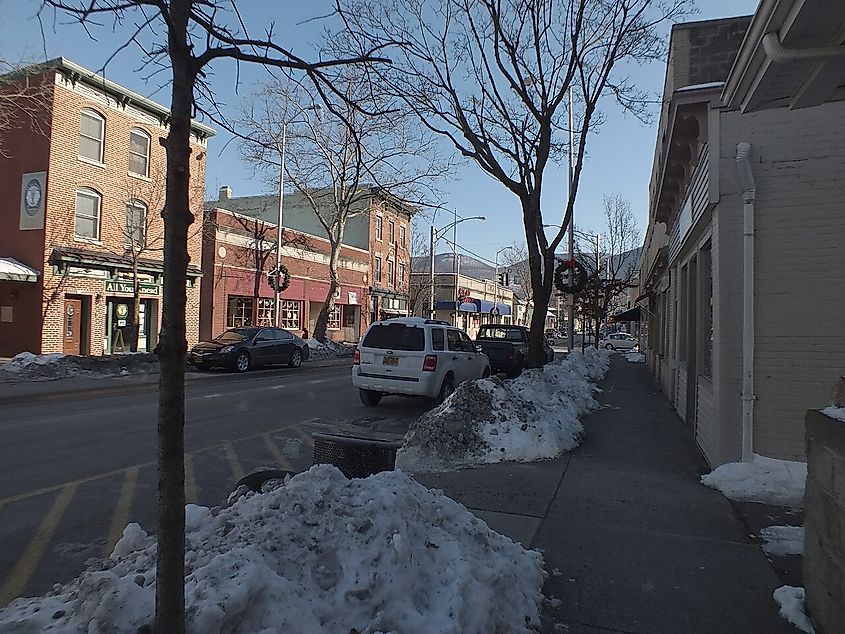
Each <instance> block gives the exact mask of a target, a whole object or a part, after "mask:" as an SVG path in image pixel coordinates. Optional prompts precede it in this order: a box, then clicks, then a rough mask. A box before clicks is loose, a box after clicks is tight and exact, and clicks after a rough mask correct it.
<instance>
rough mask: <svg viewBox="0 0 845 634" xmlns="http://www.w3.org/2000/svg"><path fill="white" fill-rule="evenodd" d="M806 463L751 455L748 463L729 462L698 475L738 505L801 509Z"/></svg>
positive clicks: (704, 482) (702, 480) (709, 485)
mask: <svg viewBox="0 0 845 634" xmlns="http://www.w3.org/2000/svg"><path fill="white" fill-rule="evenodd" d="M806 480H807V463H805V462H793V461H790V460H776V459H774V458H766V457H765V456H758V455H757V454H754V456H753V458H752V460H751V462H729V463H727V464H723V465H722V466H721V467H718V468H717V469H714V470H713V471H712V472H710V473H708V474H706V475H703V476H701V483H702V484H704V485H705V486H708V487H710V488H711V489H717V490H719V491H721V492H722V493H723V494H724V495H725V497H726V498H729V499H731V500H737V501H739V502H762V503H763V504H774V505H778V506H790V507H792V508H801V507H802V506H803V502H804V484H805V482H806Z"/></svg>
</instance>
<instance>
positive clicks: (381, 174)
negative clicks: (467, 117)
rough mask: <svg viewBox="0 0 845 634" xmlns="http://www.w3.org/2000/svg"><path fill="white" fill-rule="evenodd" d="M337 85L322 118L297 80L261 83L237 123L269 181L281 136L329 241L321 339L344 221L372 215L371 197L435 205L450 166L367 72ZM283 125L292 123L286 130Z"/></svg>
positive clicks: (335, 284)
mask: <svg viewBox="0 0 845 634" xmlns="http://www.w3.org/2000/svg"><path fill="white" fill-rule="evenodd" d="M335 85H336V87H337V88H341V87H342V89H343V91H344V96H345V100H338V99H334V100H333V101H332V103H331V104H330V108H329V110H330V112H329V113H328V114H325V115H324V114H323V113H322V111H315V109H313V108H311V107H310V106H311V105H312V104H314V103H315V101H316V95H315V94H314V91H313V90H311V89H309V88H306V87H303V86H302V85H301V84H300V83H296V82H292V81H283V82H273V83H268V84H265V85H264V86H263V88H262V90H261V91H260V92H259V93H258V94H257V95H256V96H255V98H254V100H253V101H252V102H251V103H250V104H249V107H248V108H247V109H246V111H245V112H244V115H243V117H242V119H241V121H240V126H239V127H240V128H242V130H243V132H242V139H243V142H242V145H241V148H242V153H243V156H244V158H245V159H246V161H247V162H249V163H250V164H251V165H252V166H253V167H254V168H255V169H257V170H259V171H262V172H264V174H265V175H266V177H267V179H268V181H270V182H273V180H274V178H277V177H278V174H279V171H280V169H281V167H280V164H279V162H278V159H279V157H280V156H281V145H282V142H283V139H284V140H285V141H286V143H287V146H288V147H287V149H286V151H285V155H286V157H287V160H286V162H285V177H286V179H287V180H288V181H289V182H290V183H291V184H292V185H293V187H294V189H295V190H296V191H298V192H299V193H300V194H301V195H302V196H303V198H304V199H305V201H306V204H307V205H308V207H309V208H310V210H311V212H313V214H314V216H315V217H316V218H317V220H318V221H319V223H320V225H321V226H322V228H323V231H325V234H326V237H327V238H328V240H329V246H330V253H329V288H328V292H327V295H326V300H325V302H324V303H323V306H322V308H321V309H320V313H319V315H318V316H317V321H316V324H315V326H314V333H313V337H314V338H315V339H317V340H318V341H325V339H326V328H327V325H328V319H329V315H330V314H331V313H332V311H333V310H334V307H335V296H336V294H337V290H338V289H339V288H340V277H339V273H338V265H339V262H340V255H341V248H342V245H343V239H344V235H345V232H346V227H347V224H348V222H349V220H350V219H352V218H354V217H355V216H358V215H361V214H366V213H369V212H370V210H371V209H370V202H371V200H372V199H373V198H374V197H375V198H376V199H377V200H378V201H379V204H382V205H395V206H402V205H409V204H413V205H430V204H434V201H435V199H436V198H437V196H438V192H437V191H436V189H435V187H436V184H437V182H438V181H439V180H440V179H442V178H445V177H447V176H448V175H449V173H450V170H451V161H450V160H448V159H447V158H445V157H443V156H441V155H440V153H439V152H438V151H437V146H436V143H435V142H434V138H433V136H432V135H431V134H430V133H429V132H427V131H425V130H421V129H420V128H419V126H414V125H412V122H411V121H409V117H408V114H407V113H406V112H402V111H401V110H398V109H396V108H394V107H392V104H391V103H390V101H389V100H388V99H387V98H385V97H384V96H383V95H380V94H379V92H378V91H377V89H375V88H374V87H373V86H372V85H371V84H370V83H369V81H368V80H367V78H366V76H365V75H364V73H362V72H358V71H356V70H354V69H347V70H346V71H344V73H343V74H342V79H341V80H340V81H338V82H337V83H336V84H335ZM353 104H354V105H353ZM362 107H363V108H364V109H365V110H366V111H362V110H361V108H362ZM369 112H379V113H380V114H379V115H378V116H373V115H371V114H369ZM287 122H292V125H291V126H290V128H289V129H287V130H286V134H283V127H286V126H287ZM294 123H295V125H293V124H294ZM374 194H375V196H374Z"/></svg>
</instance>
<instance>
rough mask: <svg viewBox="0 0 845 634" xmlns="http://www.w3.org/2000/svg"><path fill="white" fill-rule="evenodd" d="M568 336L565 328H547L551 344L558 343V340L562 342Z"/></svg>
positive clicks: (547, 335)
mask: <svg viewBox="0 0 845 634" xmlns="http://www.w3.org/2000/svg"><path fill="white" fill-rule="evenodd" d="M566 336H567V335H566V329H565V328H561V329H560V330H555V329H554V328H546V339H547V340H548V342H549V345H550V346H554V345H556V344H557V342H558V341H560V342H561V343H562V342H563V340H564V339H566Z"/></svg>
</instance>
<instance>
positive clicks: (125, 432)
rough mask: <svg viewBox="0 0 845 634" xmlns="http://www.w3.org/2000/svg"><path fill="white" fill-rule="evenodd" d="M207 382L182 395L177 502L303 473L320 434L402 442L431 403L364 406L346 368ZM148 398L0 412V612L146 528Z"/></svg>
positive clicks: (220, 496)
mask: <svg viewBox="0 0 845 634" xmlns="http://www.w3.org/2000/svg"><path fill="white" fill-rule="evenodd" d="M220 379H221V377H219V376H215V377H212V378H211V379H210V380H208V381H193V382H191V383H190V384H189V385H188V387H187V393H186V401H187V420H186V426H185V445H186V453H187V456H186V494H187V498H188V501H189V502H193V503H196V504H202V505H206V506H213V505H217V504H221V503H223V502H224V501H225V500H226V497H227V496H228V494H229V493H230V492H231V491H232V490H233V488H234V484H235V482H237V480H238V479H240V478H241V477H242V476H243V475H244V474H245V473H249V472H250V471H252V470H253V469H255V468H258V467H281V468H285V469H291V470H295V471H300V470H304V469H307V468H308V467H309V466H310V465H311V459H312V451H313V443H312V440H311V434H312V433H313V432H317V431H346V432H352V433H358V434H360V433H362V432H365V433H366V434H371V435H376V436H378V435H384V434H403V433H404V432H405V430H406V429H407V426H408V424H409V423H410V422H411V421H412V420H413V419H415V418H416V417H417V416H419V414H420V413H421V412H423V411H424V410H425V409H427V408H428V407H429V406H430V404H429V403H427V402H426V401H423V400H417V399H404V398H398V397H393V398H386V399H384V400H383V401H382V404H381V406H379V407H378V408H365V407H364V406H363V405H362V404H361V403H360V401H359V400H358V396H357V393H356V391H355V389H354V388H353V387H352V384H351V380H350V377H349V368H348V367H347V366H345V365H344V366H342V367H335V368H326V369H323V370H321V371H311V372H297V371H292V370H271V371H264V372H256V373H250V374H247V375H229V376H227V377H226V380H220ZM156 413H157V399H156V392H155V391H154V390H151V389H142V388H140V387H139V389H137V390H134V391H127V392H120V393H112V394H109V393H102V392H100V393H97V394H89V395H84V394H76V395H64V396H62V397H61V398H56V399H51V400H44V399H41V400H38V399H34V400H33V401H31V402H28V403H20V404H6V405H3V407H2V416H0V476H1V477H0V543H2V544H3V545H4V548H2V549H0V606H2V605H6V604H7V603H8V602H9V601H11V600H12V599H14V598H15V597H17V596H31V595H37V594H42V593H44V592H46V591H47V590H49V589H50V588H51V587H52V585H53V584H54V583H56V582H63V581H67V580H68V579H70V578H72V577H74V576H75V575H77V574H78V573H79V572H80V571H81V570H82V569H83V567H84V563H85V561H86V560H87V559H89V558H90V557H99V556H103V555H104V554H108V553H109V552H110V551H111V548H112V547H113V545H114V543H115V542H116V541H117V539H119V537H120V535H121V531H122V530H123V527H124V526H125V525H126V524H127V523H128V522H138V523H139V524H141V526H142V527H143V528H144V529H145V530H147V531H148V532H151V531H153V529H154V526H155V508H156V472H155V457H156Z"/></svg>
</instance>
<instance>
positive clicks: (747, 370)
mask: <svg viewBox="0 0 845 634" xmlns="http://www.w3.org/2000/svg"><path fill="white" fill-rule="evenodd" d="M750 154H751V144H750V143H739V144H737V146H736V167H737V172H738V173H739V181H740V183H741V185H742V189H743V191H742V203H743V204H742V211H743V229H742V256H743V258H742V461H743V462H751V458H752V457H753V455H754V400H755V398H756V397H755V396H754V200H755V198H756V196H757V191H756V189H755V187H754V174H753V173H752V171H751V161H750V159H749V156H750Z"/></svg>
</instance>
